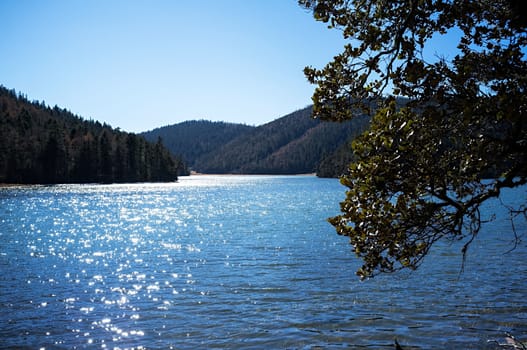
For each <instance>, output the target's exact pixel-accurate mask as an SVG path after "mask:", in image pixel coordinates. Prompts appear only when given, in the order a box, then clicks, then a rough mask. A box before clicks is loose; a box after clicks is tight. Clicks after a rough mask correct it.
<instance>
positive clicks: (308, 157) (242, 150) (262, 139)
mask: <svg viewBox="0 0 527 350" xmlns="http://www.w3.org/2000/svg"><path fill="white" fill-rule="evenodd" d="M311 112H312V109H311V107H306V108H304V109H301V110H298V111H296V112H293V113H291V114H289V115H286V116H284V117H282V118H279V119H276V120H274V121H272V122H270V123H267V124H264V125H261V126H258V127H249V126H246V125H240V124H228V123H218V122H207V121H192V122H184V123H180V124H176V125H172V126H167V127H164V128H159V129H155V130H152V131H150V132H147V133H144V135H145V137H146V138H148V139H150V140H154V139H157V138H158V137H162V139H163V142H164V144H165V145H166V146H167V148H168V149H169V150H170V151H171V152H173V153H174V154H179V155H181V156H182V157H183V158H184V159H185V160H186V161H187V163H188V164H189V165H190V166H191V168H192V169H193V170H195V171H197V172H201V173H220V174H224V173H230V174H300V173H314V172H317V173H319V172H320V174H321V175H323V176H329V177H334V176H338V175H340V174H341V173H342V172H343V171H345V169H346V168H347V163H346V164H338V165H331V166H329V165H328V164H331V161H332V156H333V155H334V153H335V152H336V151H337V150H338V149H339V148H340V152H341V153H342V152H344V151H343V150H347V152H348V154H349V153H351V151H349V147H343V145H348V144H349V142H350V141H351V138H353V137H355V136H357V135H358V134H359V133H360V132H362V131H363V130H364V129H365V128H366V127H367V125H368V121H369V119H368V118H366V117H359V118H357V119H355V120H353V121H350V122H346V123H327V122H321V121H319V120H314V119H312V118H311ZM323 160H325V161H324V164H326V165H325V167H324V169H321V168H320V165H321V163H322V162H323Z"/></svg>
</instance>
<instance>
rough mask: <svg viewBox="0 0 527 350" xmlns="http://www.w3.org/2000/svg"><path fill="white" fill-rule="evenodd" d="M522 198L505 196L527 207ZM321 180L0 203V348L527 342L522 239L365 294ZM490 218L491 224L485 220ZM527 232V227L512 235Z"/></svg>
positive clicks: (498, 237) (199, 183)
mask: <svg viewBox="0 0 527 350" xmlns="http://www.w3.org/2000/svg"><path fill="white" fill-rule="evenodd" d="M525 190H526V188H525V187H524V188H522V189H520V190H515V191H513V192H510V193H507V194H506V197H508V199H507V200H508V201H509V202H514V201H523V202H525V201H526V191H525ZM343 196H344V188H343V187H341V186H340V185H339V183H338V181H336V180H322V179H317V178H314V177H307V176H306V177H302V176H301V177H266V176H248V177H243V176H240V177H213V176H200V177H190V178H182V179H181V180H180V182H179V183H175V184H160V185H155V184H134V185H65V186H53V187H25V188H8V189H0V269H1V270H0V271H1V275H0V307H1V313H0V348H19V347H29V348H47V349H54V348H109V349H112V348H121V349H124V348H141V347H143V348H160V349H165V348H170V347H172V348H176V349H195V348H208V349H214V348H226V349H236V348H242V349H251V348H254V349H264V348H265V349H285V348H289V349H313V348H315V349H317V348H323V349H331V348H368V349H377V348H379V349H383V348H384V349H390V348H393V340H394V338H397V339H398V340H399V343H401V344H402V345H403V346H404V347H405V348H423V349H445V348H446V349H450V348H451V349H467V348H473V349H494V348H496V345H495V343H493V342H489V340H490V341H492V340H498V341H500V342H503V341H504V339H503V338H504V335H505V332H511V333H512V334H514V335H515V336H516V337H517V338H520V339H524V340H527V300H526V297H527V281H526V278H525V277H526V276H527V273H526V272H527V260H526V258H527V244H526V241H525V240H526V239H527V236H524V237H523V238H524V241H522V242H521V243H520V244H519V246H518V247H517V248H516V249H515V250H514V251H512V252H510V253H506V252H507V251H508V250H509V249H510V248H511V247H512V243H511V242H512V241H513V238H514V237H513V234H512V232H511V226H510V222H508V221H507V220H506V219H507V217H506V216H505V214H504V213H505V212H504V211H503V208H502V207H501V205H500V204H499V202H498V201H495V202H493V203H491V204H489V205H488V206H487V209H486V210H487V212H488V213H492V212H494V213H496V214H497V217H498V218H497V220H496V221H494V222H493V223H491V224H488V225H487V226H485V228H484V229H483V231H482V232H481V234H480V237H479V239H478V240H476V241H475V242H474V244H473V245H472V246H471V248H470V251H469V256H468V260H467V264H466V267H465V272H464V273H463V275H461V277H460V278H458V277H459V272H460V264H461V256H460V253H459V251H460V249H461V246H460V245H454V246H449V245H443V246H442V247H437V248H436V250H435V251H434V252H433V253H432V255H431V256H430V257H429V258H428V259H427V261H426V262H425V264H424V265H423V266H422V268H421V269H420V270H418V271H416V272H413V273H398V274H396V275H390V276H380V277H378V278H375V279H373V280H369V281H366V282H359V281H358V280H357V279H356V277H355V276H354V271H355V270H356V268H357V266H358V264H359V263H358V262H357V261H356V260H355V258H354V257H353V255H352V254H351V252H350V250H351V248H350V246H349V245H348V244H347V239H346V238H343V237H339V236H338V235H336V234H335V233H334V231H333V228H332V227H331V226H330V225H329V224H327V223H326V222H325V218H327V217H328V216H331V215H333V214H336V213H337V212H338V202H339V201H340V200H341V199H342V198H343ZM487 215H488V214H487ZM517 229H518V232H521V233H525V231H526V229H527V227H526V225H525V222H518V225H517Z"/></svg>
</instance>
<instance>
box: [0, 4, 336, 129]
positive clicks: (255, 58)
mask: <svg viewBox="0 0 527 350" xmlns="http://www.w3.org/2000/svg"><path fill="white" fill-rule="evenodd" d="M0 23H1V24H0V28H1V30H2V32H1V34H0V55H1V56H0V57H1V58H0V84H1V85H4V86H5V87H7V88H9V89H16V90H17V91H20V92H22V93H24V94H26V95H27V96H28V98H29V99H30V100H39V101H42V100H44V101H45V102H46V104H48V105H50V106H54V105H58V106H59V107H63V108H67V109H69V110H70V111H72V112H73V113H75V114H78V115H80V116H82V117H84V118H86V119H90V118H91V119H94V120H99V121H100V122H106V123H108V124H110V125H112V126H113V127H120V128H121V129H123V130H126V131H131V132H139V131H146V130H151V129H153V128H156V127H160V126H164V125H169V124H175V123H179V122H181V121H184V120H191V119H208V120H223V121H229V122H236V123H245V124H249V125H260V124H263V123H266V122H268V121H271V120H274V119H276V118H279V117H281V116H284V115H286V114H288V113H290V112H293V111H295V110H297V109H300V108H303V107H305V106H307V105H309V104H310V103H311V95H312V93H313V90H314V88H315V87H314V86H313V85H310V84H309V83H308V82H307V80H306V78H305V77H304V75H303V72H302V70H303V68H304V67H305V66H306V65H312V66H315V67H317V68H322V67H323V66H324V65H325V64H326V63H327V62H328V61H330V60H331V59H332V57H333V56H334V55H335V54H337V53H338V52H340V51H341V49H342V46H343V44H344V41H343V40H342V39H341V35H340V32H339V31H336V30H329V29H327V28H326V26H325V25H324V24H323V23H318V22H316V21H315V20H314V19H313V17H312V15H311V13H309V12H307V11H306V10H304V9H302V8H300V7H299V6H298V4H297V1H296V0H149V1H147V0H0Z"/></svg>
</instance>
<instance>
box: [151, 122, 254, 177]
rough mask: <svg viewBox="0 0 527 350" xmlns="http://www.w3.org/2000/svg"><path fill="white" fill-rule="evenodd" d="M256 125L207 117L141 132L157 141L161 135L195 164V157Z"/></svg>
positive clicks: (169, 146)
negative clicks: (226, 121)
mask: <svg viewBox="0 0 527 350" xmlns="http://www.w3.org/2000/svg"><path fill="white" fill-rule="evenodd" d="M252 129H254V127H253V126H248V125H243V124H233V123H225V122H212V121H208V120H191V121H185V122H182V123H179V124H175V125H169V126H164V127H160V128H157V129H154V130H151V131H147V132H144V133H142V134H141V135H142V136H144V137H145V139H147V140H149V141H151V142H155V141H156V140H158V138H159V137H161V139H162V140H163V144H164V145H165V146H166V147H167V148H168V149H169V150H170V152H172V154H174V155H177V156H179V157H181V158H182V159H183V161H184V162H185V164H187V165H188V166H189V167H192V168H194V167H195V163H196V160H197V159H198V158H200V157H201V156H203V155H204V154H209V153H211V152H213V151H215V150H217V149H218V148H220V147H222V146H223V145H224V144H226V143H228V142H229V141H231V140H233V139H235V138H237V137H238V136H241V135H243V134H245V133H247V132H249V131H251V130H252Z"/></svg>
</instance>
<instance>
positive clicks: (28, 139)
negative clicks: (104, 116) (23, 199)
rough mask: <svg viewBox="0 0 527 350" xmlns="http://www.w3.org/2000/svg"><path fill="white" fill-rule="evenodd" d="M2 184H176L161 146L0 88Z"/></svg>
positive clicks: (177, 169) (178, 169) (177, 168)
mask: <svg viewBox="0 0 527 350" xmlns="http://www.w3.org/2000/svg"><path fill="white" fill-rule="evenodd" d="M0 106H1V107H0V126H1V128H0V183H1V182H3V183H31V184H33V183H46V184H55V183H86V182H137V181H174V180H175V179H177V175H178V173H182V172H184V171H185V169H184V165H183V163H182V162H181V161H180V160H178V159H175V158H173V157H172V155H171V154H170V153H169V151H168V150H167V149H166V148H165V147H163V146H162V144H150V143H148V142H147V141H146V140H145V139H144V138H142V137H139V136H137V135H134V134H129V133H125V132H121V131H117V130H114V129H112V128H111V127H110V126H108V125H106V124H105V125H101V123H99V122H93V121H86V120H83V119H82V118H80V117H78V116H76V115H74V114H72V113H71V112H69V111H67V110H65V109H61V108H59V107H57V106H55V107H54V108H50V107H49V106H46V105H45V104H44V103H43V102H38V101H33V102H30V101H29V100H28V99H27V97H26V96H25V95H23V94H18V93H16V92H15V91H14V90H8V89H6V88H4V87H3V86H2V87H0Z"/></svg>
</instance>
